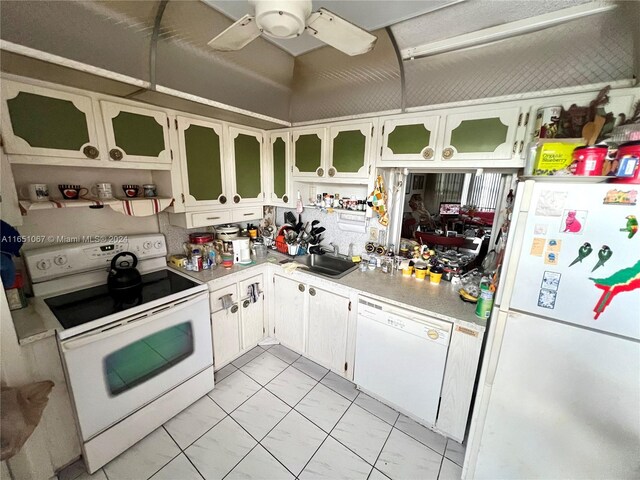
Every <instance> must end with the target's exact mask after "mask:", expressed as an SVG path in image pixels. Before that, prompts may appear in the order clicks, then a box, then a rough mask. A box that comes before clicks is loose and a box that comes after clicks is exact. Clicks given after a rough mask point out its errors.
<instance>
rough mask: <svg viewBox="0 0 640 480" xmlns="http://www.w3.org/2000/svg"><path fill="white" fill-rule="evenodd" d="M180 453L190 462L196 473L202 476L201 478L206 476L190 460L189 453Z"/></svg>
mask: <svg viewBox="0 0 640 480" xmlns="http://www.w3.org/2000/svg"><path fill="white" fill-rule="evenodd" d="M182 454H183V455H184V458H186V459H187V462H189V463H190V464H191V466H192V467H193V468H194V469H195V470H196V472H197V473H198V475H200V477H202V480H205V478H206V477H205V476H204V475H203V474H202V472H201V471H200V470H198V467H196V464H195V463H193V462H192V461H191V459H190V458H189V455H187V454H186V453H185V452H182Z"/></svg>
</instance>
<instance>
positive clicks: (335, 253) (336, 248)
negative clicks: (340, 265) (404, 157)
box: [329, 242, 340, 257]
mask: <svg viewBox="0 0 640 480" xmlns="http://www.w3.org/2000/svg"><path fill="white" fill-rule="evenodd" d="M329 245H331V246H332V247H333V254H334V255H335V256H336V257H337V256H338V255H340V247H338V245H336V244H335V243H333V242H330V243H329Z"/></svg>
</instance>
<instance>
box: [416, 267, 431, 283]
mask: <svg viewBox="0 0 640 480" xmlns="http://www.w3.org/2000/svg"><path fill="white" fill-rule="evenodd" d="M428 273H429V268H428V267H416V280H421V281H424V279H425V278H426V276H427V274H428Z"/></svg>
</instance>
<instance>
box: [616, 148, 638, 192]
mask: <svg viewBox="0 0 640 480" xmlns="http://www.w3.org/2000/svg"><path fill="white" fill-rule="evenodd" d="M616 162H618V168H617V169H616V177H615V180H614V183H637V184H640V140H636V141H635V142H627V143H623V144H622V145H620V147H618V153H617V155H616Z"/></svg>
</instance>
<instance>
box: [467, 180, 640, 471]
mask: <svg viewBox="0 0 640 480" xmlns="http://www.w3.org/2000/svg"><path fill="white" fill-rule="evenodd" d="M569 180H573V179H569ZM583 182H585V181H584V180H583ZM639 190H640V185H622V184H610V183H576V182H575V181H565V182H562V181H560V182H559V181H557V179H553V180H548V181H536V182H534V181H526V182H524V183H522V184H520V185H519V186H518V191H517V196H516V201H515V203H514V215H513V219H512V225H511V230H510V233H509V235H510V238H509V240H508V242H507V250H506V259H507V263H506V264H505V266H504V268H503V274H502V275H503V278H502V280H501V285H500V288H499V291H498V295H497V297H496V307H495V308H494V311H493V315H492V320H491V325H490V327H489V330H488V338H487V347H486V353H485V356H484V360H483V365H482V371H481V375H480V379H479V384H478V391H477V396H476V402H475V406H474V411H473V417H472V423H471V427H470V432H469V438H468V442H467V450H466V458H465V465H464V469H463V478H477V479H492V480H493V479H501V478H503V479H524V478H526V479H532V478H544V479H551V478H553V479H574V478H580V479H584V478H594V479H602V478H615V479H623V478H629V479H639V478H640V232H637V229H638V227H637V220H638V219H640V206H639V205H638V203H637V202H638V191H639ZM636 232H637V233H636Z"/></svg>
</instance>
